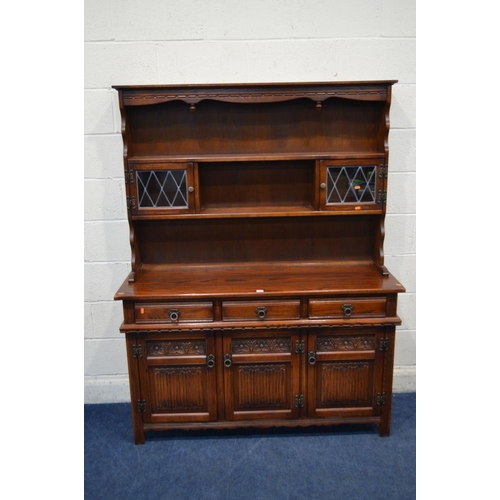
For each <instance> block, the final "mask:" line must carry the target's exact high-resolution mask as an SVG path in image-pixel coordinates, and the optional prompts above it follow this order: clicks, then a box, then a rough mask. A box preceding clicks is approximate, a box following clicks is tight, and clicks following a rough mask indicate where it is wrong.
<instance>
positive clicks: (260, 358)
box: [223, 332, 300, 420]
mask: <svg viewBox="0 0 500 500" xmlns="http://www.w3.org/2000/svg"><path fill="white" fill-rule="evenodd" d="M298 338H299V336H298V334H297V333H292V332H251V333H248V332H234V333H232V334H231V335H228V336H227V337H225V338H224V339H223V344H224V353H226V354H225V355H224V386H225V410H226V418H227V419H228V420H246V419H254V418H294V417H298V415H299V407H298V406H295V400H296V396H298V395H299V385H300V378H299V376H300V373H299V371H300V364H299V358H298V356H297V355H296V354H295V351H293V350H292V346H295V342H296V341H297V340H298Z"/></svg>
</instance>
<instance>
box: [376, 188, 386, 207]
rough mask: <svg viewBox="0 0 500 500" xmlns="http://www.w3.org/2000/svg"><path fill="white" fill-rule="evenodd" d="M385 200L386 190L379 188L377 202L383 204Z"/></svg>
mask: <svg viewBox="0 0 500 500" xmlns="http://www.w3.org/2000/svg"><path fill="white" fill-rule="evenodd" d="M386 202H387V191H385V190H382V189H379V191H378V203H381V204H385V203H386Z"/></svg>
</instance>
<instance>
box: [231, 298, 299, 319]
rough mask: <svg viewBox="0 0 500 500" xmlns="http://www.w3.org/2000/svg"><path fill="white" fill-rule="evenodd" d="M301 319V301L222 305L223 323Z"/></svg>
mask: <svg viewBox="0 0 500 500" xmlns="http://www.w3.org/2000/svg"><path fill="white" fill-rule="evenodd" d="M299 318H300V301H299V300H255V301H253V300H252V301H239V300H238V301H237V300H235V301H231V300H230V301H225V302H223V303H222V319H223V321H269V320H271V321H272V320H279V319H299Z"/></svg>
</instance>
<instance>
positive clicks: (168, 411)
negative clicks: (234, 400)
mask: <svg viewBox="0 0 500 500" xmlns="http://www.w3.org/2000/svg"><path fill="white" fill-rule="evenodd" d="M138 337H139V338H140V337H141V335H139V334H138ZM139 344H140V345H141V349H142V353H141V356H140V357H139V358H138V363H139V374H140V385H141V399H142V402H143V408H142V418H143V421H144V422H149V423H161V422H206V421H212V420H216V419H217V390H216V368H215V342H214V335H213V334H212V333H206V334H205V333H189V334H187V335H186V334H168V335H164V334H154V335H150V336H148V335H142V340H139Z"/></svg>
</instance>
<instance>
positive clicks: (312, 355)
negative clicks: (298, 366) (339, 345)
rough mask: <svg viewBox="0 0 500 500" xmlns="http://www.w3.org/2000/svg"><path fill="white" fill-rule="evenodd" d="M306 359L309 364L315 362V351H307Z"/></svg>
mask: <svg viewBox="0 0 500 500" xmlns="http://www.w3.org/2000/svg"><path fill="white" fill-rule="evenodd" d="M307 361H308V362H309V364H310V365H315V364H316V353H315V352H314V351H309V354H308V355H307Z"/></svg>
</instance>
